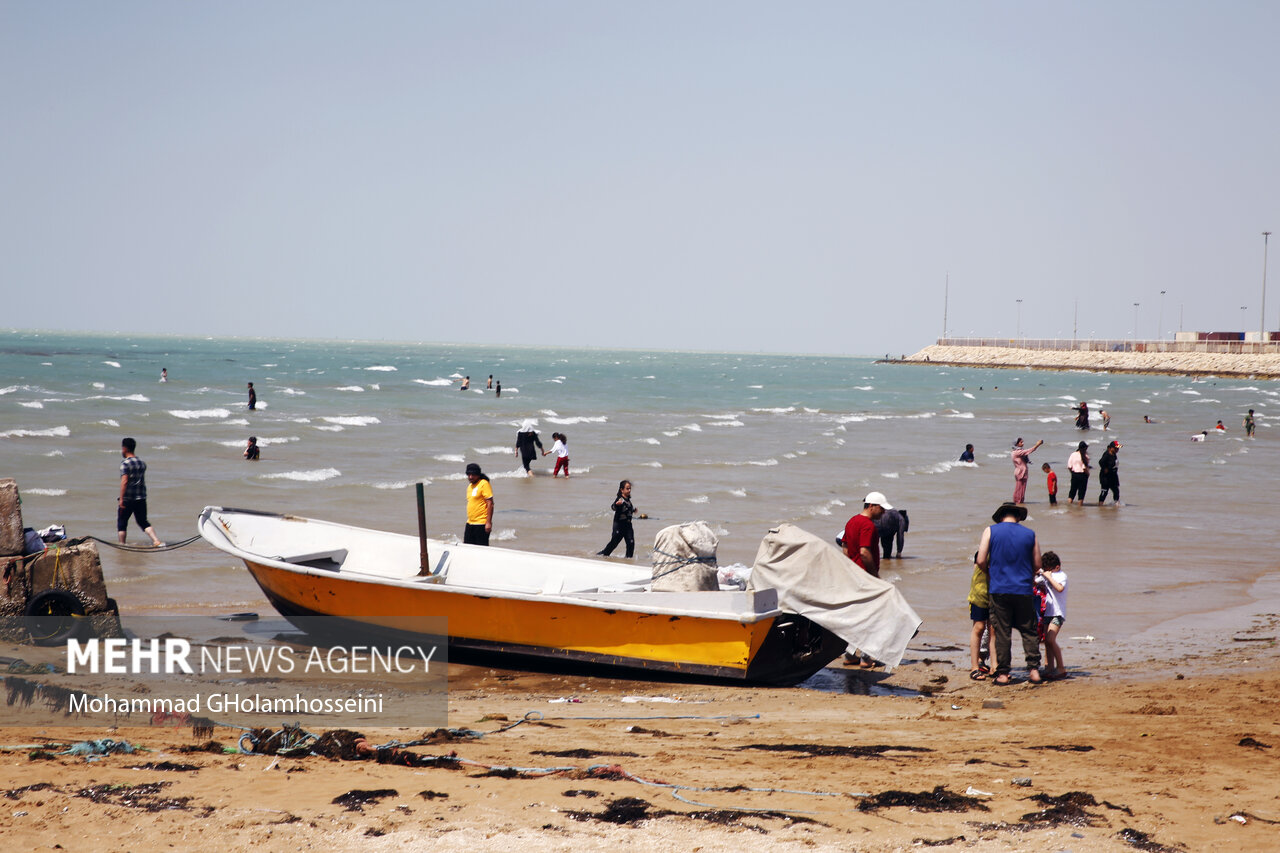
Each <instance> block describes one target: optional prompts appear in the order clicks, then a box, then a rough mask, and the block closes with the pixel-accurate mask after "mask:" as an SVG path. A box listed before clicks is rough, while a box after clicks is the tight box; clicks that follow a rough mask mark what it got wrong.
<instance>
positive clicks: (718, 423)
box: [707, 421, 746, 427]
mask: <svg viewBox="0 0 1280 853" xmlns="http://www.w3.org/2000/svg"><path fill="white" fill-rule="evenodd" d="M707 426H713V427H740V426H746V424H744V423H743V422H742V421H712V422H711V423H709V424H707Z"/></svg>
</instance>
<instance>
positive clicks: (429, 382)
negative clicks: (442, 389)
mask: <svg viewBox="0 0 1280 853" xmlns="http://www.w3.org/2000/svg"><path fill="white" fill-rule="evenodd" d="M413 381H414V382H417V383H418V384H419V385H452V384H453V380H452V379H445V378H443V377H442V378H439V379H415V380H413Z"/></svg>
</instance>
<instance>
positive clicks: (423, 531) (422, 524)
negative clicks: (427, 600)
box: [418, 483, 431, 577]
mask: <svg viewBox="0 0 1280 853" xmlns="http://www.w3.org/2000/svg"><path fill="white" fill-rule="evenodd" d="M418 548H419V549H420V551H421V555H420V557H419V561H418V575H419V576H420V577H426V576H427V575H429V574H431V558H430V557H429V556H427V499H426V496H425V495H424V494H423V492H422V483H418Z"/></svg>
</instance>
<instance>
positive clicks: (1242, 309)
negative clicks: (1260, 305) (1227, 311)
mask: <svg viewBox="0 0 1280 853" xmlns="http://www.w3.org/2000/svg"><path fill="white" fill-rule="evenodd" d="M1248 307H1249V306H1248V305H1241V306H1240V329H1241V330H1243V329H1244V309H1246V308H1248Z"/></svg>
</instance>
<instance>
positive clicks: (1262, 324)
mask: <svg viewBox="0 0 1280 853" xmlns="http://www.w3.org/2000/svg"><path fill="white" fill-rule="evenodd" d="M1270 240H1271V232H1270V231H1263V232H1262V311H1261V314H1262V316H1261V317H1259V318H1258V333H1259V336H1260V339H1261V340H1263V341H1265V340H1266V339H1267V243H1268V242H1270Z"/></svg>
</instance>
